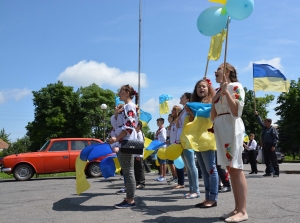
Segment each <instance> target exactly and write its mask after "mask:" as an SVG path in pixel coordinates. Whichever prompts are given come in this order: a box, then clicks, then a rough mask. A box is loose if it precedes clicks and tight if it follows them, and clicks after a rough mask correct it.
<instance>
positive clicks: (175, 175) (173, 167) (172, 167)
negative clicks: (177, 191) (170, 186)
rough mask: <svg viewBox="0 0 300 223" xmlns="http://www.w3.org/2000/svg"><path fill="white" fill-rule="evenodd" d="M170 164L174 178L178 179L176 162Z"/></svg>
mask: <svg viewBox="0 0 300 223" xmlns="http://www.w3.org/2000/svg"><path fill="white" fill-rule="evenodd" d="M169 166H170V169H171V172H172V176H173V179H177V178H178V177H177V172H176V169H175V166H174V164H169Z"/></svg>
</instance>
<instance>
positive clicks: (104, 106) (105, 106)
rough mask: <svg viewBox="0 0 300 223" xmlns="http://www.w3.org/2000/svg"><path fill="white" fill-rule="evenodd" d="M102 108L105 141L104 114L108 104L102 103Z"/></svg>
mask: <svg viewBox="0 0 300 223" xmlns="http://www.w3.org/2000/svg"><path fill="white" fill-rule="evenodd" d="M100 107H101V109H102V111H103V120H102V121H103V141H105V116H104V111H105V110H106V109H107V105H106V104H102V105H101V106H100Z"/></svg>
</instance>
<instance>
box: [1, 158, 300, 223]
mask: <svg viewBox="0 0 300 223" xmlns="http://www.w3.org/2000/svg"><path fill="white" fill-rule="evenodd" d="M288 165H292V167H293V168H294V170H300V164H281V165H280V167H281V172H283V170H285V169H286V168H290V170H291V168H292V167H288ZM249 167H250V165H249V164H246V165H245V175H246V177H247V182H248V200H247V211H248V214H249V217H250V219H249V220H248V221H247V222H268V223H269V222H284V223H285V222H300V187H299V183H300V174H285V173H282V174H281V175H280V177H279V178H272V177H268V178H263V177H262V176H261V175H262V173H259V174H257V175H249V174H248V172H249V171H248V169H250V168H249ZM263 167H264V165H261V164H260V165H259V169H263ZM286 170H287V169H286ZM157 176H158V175H157V174H156V173H150V174H147V175H146V180H147V182H146V183H147V185H146V188H145V189H143V190H138V191H137V192H136V204H137V206H136V207H135V208H133V209H125V210H119V209H114V208H113V205H114V204H116V203H119V202H121V201H122V199H123V197H124V196H123V195H117V194H116V193H115V192H116V190H118V189H119V188H120V187H121V186H122V183H123V181H122V180H120V179H119V177H113V178H110V179H107V180H105V179H103V178H91V179H89V182H90V183H91V188H90V189H89V190H87V191H86V192H84V193H83V194H81V195H80V196H78V195H76V190H75V178H59V179H58V178H48V179H39V178H38V179H35V178H33V179H32V180H30V181H26V182H17V181H15V180H1V181H0V222H1V223H18V222H22V223H23V222H30V223H37V222H38V223H40V222H72V223H76V222H88V223H89V222H117V223H121V222H147V223H150V222H151V223H152V222H168V223H169V222H171V223H173V222H176V223H177V222H188V223H190V222H191V223H193V222H197V223H198V222H201V223H206V222H223V221H222V220H220V219H219V217H220V216H221V215H222V214H224V213H228V212H230V211H231V210H232V209H233V205H234V203H233V195H232V192H228V193H222V194H219V200H218V206H217V207H215V208H210V209H196V208H194V205H195V204H196V203H199V202H201V201H202V200H203V194H204V187H203V180H200V181H199V184H200V190H201V193H202V195H201V198H196V199H181V196H182V194H183V193H185V192H187V188H184V189H179V190H172V189H170V186H169V185H168V184H166V183H159V182H156V181H154V179H155V178H156V177H157ZM186 185H187V179H186Z"/></svg>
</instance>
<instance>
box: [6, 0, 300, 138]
mask: <svg viewBox="0 0 300 223" xmlns="http://www.w3.org/2000/svg"><path fill="white" fill-rule="evenodd" d="M254 2H255V6H254V10H253V13H252V14H251V15H250V17H248V18H246V19H245V20H241V21H238V20H232V21H231V23H230V27H229V38H228V54H227V61H228V62H229V63H231V64H233V65H234V66H235V67H236V68H237V71H238V77H239V81H240V82H241V83H242V85H243V86H245V87H247V88H248V89H251V90H252V89H253V79H252V67H251V64H252V63H253V62H258V63H259V62H265V63H269V64H271V65H273V66H275V67H277V68H279V69H280V70H281V71H282V72H283V73H284V74H285V76H286V77H287V78H288V79H290V80H295V79H297V78H298V77H299V75H298V74H297V71H296V69H298V67H297V66H296V65H297V64H299V56H298V55H299V51H300V42H299V36H298V35H297V34H298V33H299V24H300V7H299V5H298V4H299V1H296V0H289V1H280V0H276V1H274V0H255V1H254ZM142 3H143V4H142V42H141V44H142V52H141V72H142V81H141V84H142V86H141V107H142V109H143V110H145V111H148V112H150V113H151V114H152V116H153V119H152V121H150V123H149V124H150V128H151V130H152V131H155V130H156V128H157V127H156V122H155V120H156V119H157V118H158V117H159V113H158V97H159V96H160V95H161V94H170V95H172V96H173V100H171V101H170V106H173V105H175V104H179V97H180V96H181V95H182V94H183V93H184V92H191V91H192V90H193V87H194V85H195V83H196V82H197V81H198V80H199V79H201V78H202V77H203V75H204V71H205V65H206V58H207V53H208V48H209V43H210V37H207V36H203V35H201V34H200V33H199V31H198V30H197V26H196V22H197V18H198V16H199V14H200V13H201V12H202V11H203V10H205V9H206V8H208V7H211V6H217V5H218V4H215V3H212V2H208V1H207V0H184V1H183V0H172V1H171V0H164V1H161V0H143V1H142ZM220 6H221V5H220ZM138 16H139V1H138V0H126V1H124V0H112V1H105V0H89V1H83V0H64V1H53V0H43V1H39V0H27V1H21V0H12V1H0V76H1V82H0V128H1V129H2V128H4V129H5V131H6V133H8V134H10V139H11V140H16V139H17V138H21V137H23V136H24V135H25V134H26V129H25V126H26V125H27V123H28V122H31V121H33V119H34V106H33V102H32V98H33V96H32V93H31V91H38V90H40V89H41V88H43V87H46V86H47V84H50V83H56V82H57V81H58V80H62V81H63V82H64V84H65V85H68V86H73V87H74V89H77V88H78V87H80V86H88V85H90V84H92V83H96V84H98V85H99V86H100V87H102V88H104V89H110V90H112V91H116V90H117V89H118V88H119V87H120V86H121V85H123V84H127V83H130V84H132V85H133V86H134V87H136V89H137V72H138V31H139V29H138V28H139V23H138ZM297 24H298V25H297ZM222 52H223V53H222V56H221V58H220V59H219V60H218V61H216V62H215V61H211V62H210V64H209V69H208V77H209V78H210V79H211V80H212V81H213V85H214V86H215V87H218V85H217V84H216V83H215V78H214V71H215V70H216V68H217V67H218V66H219V64H221V63H222V62H223V60H224V58H223V55H224V48H223V51H222ZM267 93H268V94H271V92H267ZM264 95H265V92H257V96H258V97H259V96H264ZM274 95H275V96H278V95H279V94H278V93H275V94H274ZM274 107H276V101H274V102H273V103H272V104H271V105H270V106H269V107H268V110H269V116H270V117H271V118H272V119H273V120H277V119H278V117H276V115H275V112H274V110H273V109H274ZM162 117H164V118H166V117H167V115H162Z"/></svg>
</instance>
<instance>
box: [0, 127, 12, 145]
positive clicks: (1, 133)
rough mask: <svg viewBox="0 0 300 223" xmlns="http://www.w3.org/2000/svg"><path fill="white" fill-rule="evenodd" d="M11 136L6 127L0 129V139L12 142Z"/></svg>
mask: <svg viewBox="0 0 300 223" xmlns="http://www.w3.org/2000/svg"><path fill="white" fill-rule="evenodd" d="M9 136H10V134H7V133H6V132H5V130H4V128H2V129H1V130H0V139H2V140H3V141H4V142H7V143H10V140H9Z"/></svg>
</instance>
